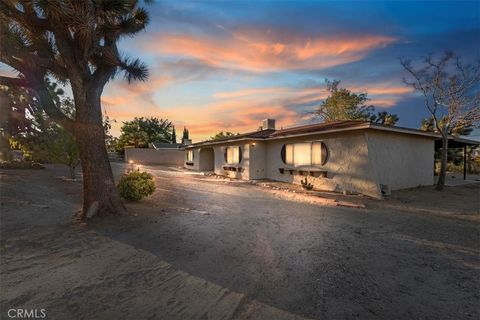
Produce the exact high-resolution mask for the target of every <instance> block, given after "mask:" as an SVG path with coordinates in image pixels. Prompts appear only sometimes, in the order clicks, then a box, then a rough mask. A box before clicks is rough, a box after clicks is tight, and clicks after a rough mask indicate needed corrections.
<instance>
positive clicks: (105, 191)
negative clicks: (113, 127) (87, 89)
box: [75, 94, 126, 220]
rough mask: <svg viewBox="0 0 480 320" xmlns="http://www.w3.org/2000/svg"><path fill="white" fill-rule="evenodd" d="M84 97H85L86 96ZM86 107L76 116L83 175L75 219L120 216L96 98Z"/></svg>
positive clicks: (76, 135)
mask: <svg viewBox="0 0 480 320" xmlns="http://www.w3.org/2000/svg"><path fill="white" fill-rule="evenodd" d="M87 95H88V94H87ZM93 95H94V96H96V97H94V98H93V99H88V100H87V101H89V104H90V105H89V106H88V107H85V106H80V107H79V108H78V109H80V110H81V112H79V113H78V115H77V122H78V123H77V125H76V127H75V139H76V140H77V144H78V148H79V151H80V152H79V153H80V163H81V165H82V171H83V210H82V213H81V214H80V216H79V219H80V220H85V219H86V218H87V215H88V216H106V215H120V214H124V213H126V208H125V206H124V204H123V202H122V200H121V198H120V195H119V194H118V191H117V188H116V186H115V182H114V179H113V173H112V168H111V166H110V161H109V159H108V154H107V148H106V146H105V132H104V130H103V126H102V113H101V107H100V95H95V94H93ZM78 109H77V110H78Z"/></svg>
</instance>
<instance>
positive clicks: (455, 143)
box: [435, 138, 480, 180]
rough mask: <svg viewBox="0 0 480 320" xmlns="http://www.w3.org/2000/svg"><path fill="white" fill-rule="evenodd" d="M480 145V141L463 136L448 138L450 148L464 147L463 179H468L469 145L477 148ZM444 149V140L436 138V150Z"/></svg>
mask: <svg viewBox="0 0 480 320" xmlns="http://www.w3.org/2000/svg"><path fill="white" fill-rule="evenodd" d="M479 145H480V141H476V140H470V139H463V138H450V139H448V148H449V149H463V180H467V147H473V148H476V147H478V146H479ZM441 149H442V140H441V139H437V140H435V152H437V151H439V150H441Z"/></svg>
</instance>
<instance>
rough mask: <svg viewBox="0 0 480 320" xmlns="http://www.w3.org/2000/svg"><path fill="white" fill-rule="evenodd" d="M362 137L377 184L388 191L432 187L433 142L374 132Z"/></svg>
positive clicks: (415, 137)
mask: <svg viewBox="0 0 480 320" xmlns="http://www.w3.org/2000/svg"><path fill="white" fill-rule="evenodd" d="M366 137H367V143H368V152H369V156H370V161H371V163H372V165H373V168H374V169H375V172H376V176H377V179H378V182H379V183H380V184H383V185H386V186H388V188H389V189H390V190H399V189H405V188H413V187H418V186H430V185H433V183H434V177H433V175H434V170H433V166H434V140H433V139H430V138H427V137H421V136H413V135H406V134H395V133H391V132H383V131H374V130H369V131H368V132H367V133H366Z"/></svg>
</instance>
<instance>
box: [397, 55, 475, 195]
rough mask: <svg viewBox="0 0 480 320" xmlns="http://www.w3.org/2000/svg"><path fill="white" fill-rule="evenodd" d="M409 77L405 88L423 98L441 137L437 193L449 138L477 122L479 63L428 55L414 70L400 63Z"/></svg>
mask: <svg viewBox="0 0 480 320" xmlns="http://www.w3.org/2000/svg"><path fill="white" fill-rule="evenodd" d="M400 62H401V64H402V66H403V68H404V69H405V70H406V71H407V72H408V73H409V74H410V76H411V77H410V78H411V79H410V80H404V81H405V83H406V84H408V85H410V86H411V87H413V88H414V89H415V90H417V91H419V92H420V93H421V94H422V95H423V97H424V101H425V102H424V103H425V107H426V108H427V110H428V112H429V113H430V115H431V117H432V119H433V124H434V127H435V131H437V132H438V133H440V135H441V137H442V153H441V164H440V175H439V177H438V183H437V187H436V188H437V190H442V189H443V187H444V185H445V175H446V171H447V158H448V136H449V134H450V133H452V131H453V130H454V129H455V128H468V127H474V126H477V125H478V123H479V121H480V92H479V89H478V86H479V83H480V61H476V63H475V64H464V63H463V62H462V60H461V58H460V57H458V56H455V55H454V54H453V53H452V52H446V53H445V54H444V55H442V56H441V57H439V58H437V59H436V58H434V57H433V56H432V55H428V56H426V57H425V58H424V60H423V62H422V66H421V67H419V68H415V67H414V66H413V65H412V63H411V61H410V60H405V59H401V60H400Z"/></svg>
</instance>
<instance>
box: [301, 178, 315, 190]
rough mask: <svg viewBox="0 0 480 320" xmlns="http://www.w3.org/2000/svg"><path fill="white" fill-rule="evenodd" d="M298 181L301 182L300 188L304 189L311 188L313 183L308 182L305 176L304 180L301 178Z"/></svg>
mask: <svg viewBox="0 0 480 320" xmlns="http://www.w3.org/2000/svg"><path fill="white" fill-rule="evenodd" d="M300 183H301V184H302V188H303V189H305V190H313V184H311V183H310V182H308V180H307V177H305V181H304V180H301V181H300Z"/></svg>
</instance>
